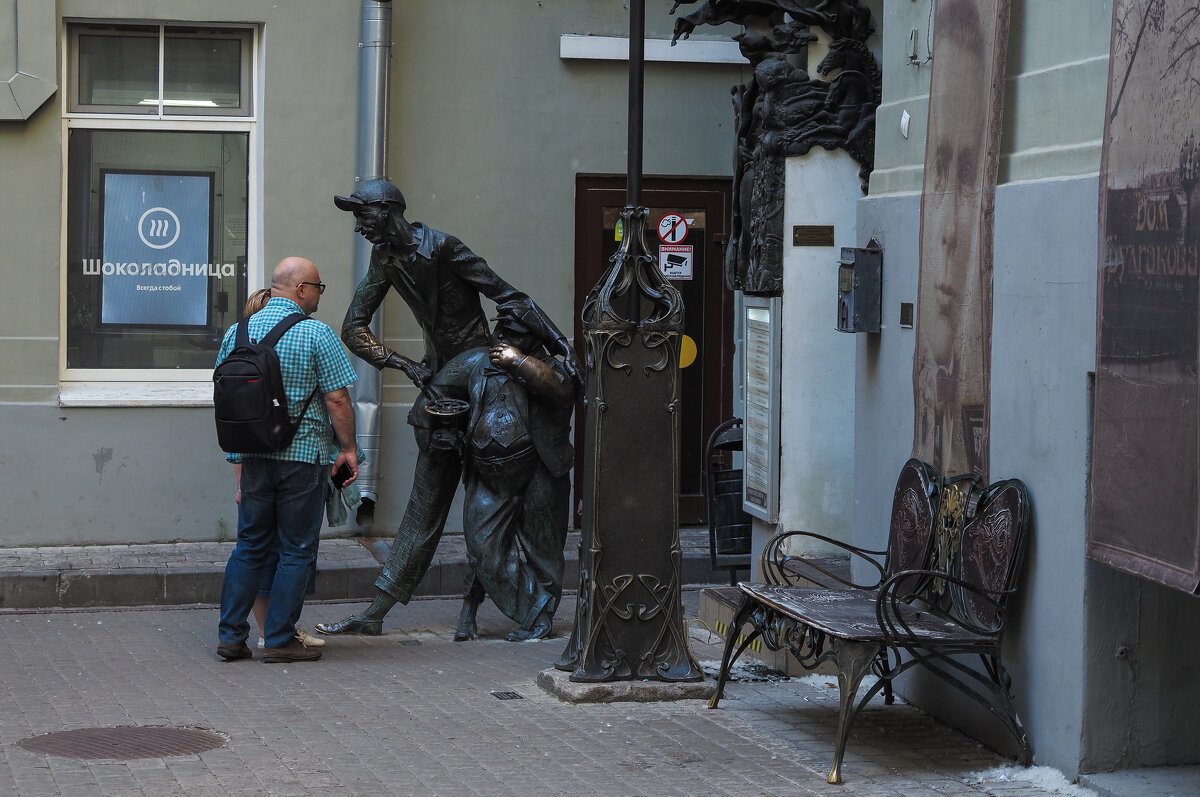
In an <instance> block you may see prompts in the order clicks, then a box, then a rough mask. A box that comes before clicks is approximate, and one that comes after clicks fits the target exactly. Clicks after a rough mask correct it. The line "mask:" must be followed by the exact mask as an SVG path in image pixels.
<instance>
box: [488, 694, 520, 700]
mask: <svg viewBox="0 0 1200 797" xmlns="http://www.w3.org/2000/svg"><path fill="white" fill-rule="evenodd" d="M492 697H494V698H496V699H497V700H524V699H525V697H524V696H523V695H521V694H520V693H518V692H492Z"/></svg>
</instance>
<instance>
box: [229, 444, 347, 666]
mask: <svg viewBox="0 0 1200 797" xmlns="http://www.w3.org/2000/svg"><path fill="white" fill-rule="evenodd" d="M328 473H329V466H328V465H312V464H308V463H304V462H287V461H279V460H270V459H255V458H252V457H248V458H247V459H246V460H245V462H244V463H243V464H242V482H241V485H242V503H241V504H240V505H239V506H238V536H237V545H236V546H235V547H234V549H233V553H232V554H230V556H229V563H228V564H226V565H225V580H224V582H223V583H222V584H221V622H220V625H219V626H218V634H219V637H220V640H221V642H222V643H224V644H231V645H236V644H238V643H240V642H244V641H245V640H246V637H247V636H249V634H250V624H249V623H248V622H246V615H247V614H249V612H250V608H251V607H252V606H253V605H254V598H255V595H256V594H257V593H258V588H259V583H260V581H261V580H262V576H263V572H262V571H263V569H264V567H265V566H266V563H267V561H268V559H269V557H270V554H271V549H272V547H274V544H275V542H276V541H278V544H279V564H278V565H277V567H276V569H275V578H274V580H273V582H272V584H271V602H270V605H269V607H268V609H267V627H266V629H265V631H266V634H265V635H264V637H265V640H266V643H265V644H266V646H267V647H269V648H281V647H284V646H285V645H287V644H288V642H290V641H291V639H292V637H294V636H295V635H296V621H297V620H299V619H300V611H301V609H303V608H304V593H305V591H306V587H307V586H308V580H309V575H310V573H311V572H312V569H313V566H314V564H315V562H316V555H317V541H318V538H319V536H320V532H321V519H322V516H323V512H324V510H325V489H326V488H325V483H326V482H327V481H328V479H327V476H328Z"/></svg>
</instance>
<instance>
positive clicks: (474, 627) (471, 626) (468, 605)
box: [454, 599, 479, 642]
mask: <svg viewBox="0 0 1200 797" xmlns="http://www.w3.org/2000/svg"><path fill="white" fill-rule="evenodd" d="M478 611H479V602H478V601H472V600H469V599H464V600H463V604H462V609H461V610H460V611H459V613H458V628H456V629H454V641H455V642H466V641H467V640H469V639H476V638H478V636H479V625H478V623H476V622H475V614H476V613H477V612H478Z"/></svg>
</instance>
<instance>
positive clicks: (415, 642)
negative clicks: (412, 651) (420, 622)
mask: <svg viewBox="0 0 1200 797" xmlns="http://www.w3.org/2000/svg"><path fill="white" fill-rule="evenodd" d="M400 644H401V645H404V646H405V647H409V648H415V647H418V646H420V644H421V640H419V639H401V640H400Z"/></svg>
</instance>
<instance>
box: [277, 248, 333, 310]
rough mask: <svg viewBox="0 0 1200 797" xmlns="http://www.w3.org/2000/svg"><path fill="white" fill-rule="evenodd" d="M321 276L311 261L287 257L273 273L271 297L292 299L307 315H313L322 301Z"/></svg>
mask: <svg viewBox="0 0 1200 797" xmlns="http://www.w3.org/2000/svg"><path fill="white" fill-rule="evenodd" d="M320 283H321V274H320V272H318V271H317V267H316V265H314V264H313V262H312V261H311V260H308V259H307V258H303V257H295V256H292V257H285V258H284V259H283V260H280V261H279V265H277V266H275V270H274V271H273V272H272V273H271V295H272V296H282V297H283V298H285V299H291V300H292V301H293V302H295V303H296V304H298V305H300V309H302V310H303V311H304V312H305V313H309V314H311V313H313V312H314V311H315V310H316V309H317V303H318V302H319V301H320V299H321V289H320Z"/></svg>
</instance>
